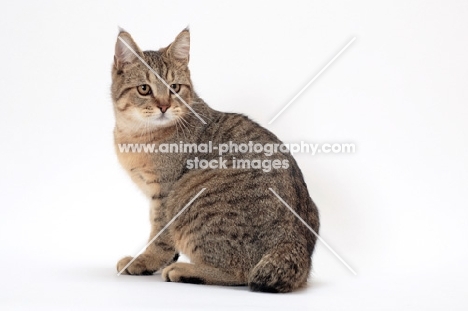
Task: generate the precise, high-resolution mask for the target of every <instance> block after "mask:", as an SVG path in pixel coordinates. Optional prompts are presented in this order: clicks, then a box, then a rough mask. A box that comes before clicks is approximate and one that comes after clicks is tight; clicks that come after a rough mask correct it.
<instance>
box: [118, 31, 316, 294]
mask: <svg viewBox="0 0 468 311" xmlns="http://www.w3.org/2000/svg"><path fill="white" fill-rule="evenodd" d="M119 37H120V38H121V39H118V40H117V43H116V48H115V58H114V64H113V67H112V99H113V103H114V112H115V118H116V125H115V129H114V138H115V145H116V151H117V156H118V159H119V161H120V163H121V165H122V166H123V168H124V169H125V170H126V171H127V173H128V174H129V175H130V177H131V178H132V180H133V181H134V182H135V183H136V184H137V185H138V187H139V188H140V189H141V190H142V191H143V193H144V194H145V195H146V196H147V197H148V200H149V201H150V221H151V233H150V239H152V238H153V237H154V236H155V234H157V233H158V232H159V231H160V230H161V229H162V228H163V227H164V226H165V225H166V224H167V223H168V222H169V221H170V220H171V219H172V218H173V217H174V216H175V215H176V214H177V213H178V212H179V211H180V210H181V209H182V208H183V207H184V206H185V205H186V204H187V203H188V202H189V201H190V200H191V199H192V198H193V197H194V196H195V195H196V194H197V193H198V192H199V191H200V190H201V189H202V188H206V191H204V192H203V193H202V194H201V195H200V196H199V197H198V198H197V199H196V200H195V201H194V202H193V203H192V204H191V205H190V207H189V208H188V209H187V210H186V211H185V212H184V213H183V214H181V215H180V217H178V218H177V219H176V220H175V221H174V222H173V223H172V224H171V226H170V227H169V228H168V229H167V230H166V231H164V233H163V234H161V235H160V236H159V237H158V238H157V239H156V240H155V241H154V243H152V244H151V245H150V246H149V247H148V248H147V249H146V250H145V252H144V253H143V254H142V255H140V256H139V257H137V258H136V260H135V261H134V262H133V263H132V264H131V265H130V266H129V267H128V268H127V269H126V270H125V271H123V272H124V273H126V274H132V275H147V274H152V273H154V272H155V271H158V270H160V269H163V270H162V277H163V278H164V280H166V281H170V282H184V283H195V284H217V285H248V286H249V287H250V289H251V290H253V291H263V292H290V291H292V290H294V289H297V288H299V287H301V286H303V285H304V284H305V283H306V281H307V278H308V275H309V272H310V269H311V255H312V252H313V250H314V246H315V242H316V237H315V236H314V235H313V234H312V233H311V232H310V231H309V230H308V229H307V228H306V227H305V226H304V225H303V224H302V223H301V222H300V221H299V220H298V219H297V218H296V217H295V216H294V215H293V214H292V213H291V212H290V211H288V209H287V208H286V207H285V206H284V205H283V204H282V203H281V202H280V201H279V200H278V199H277V198H276V197H275V196H274V195H273V194H272V193H271V191H269V189H268V188H272V189H274V190H275V192H277V193H278V194H279V195H280V196H281V197H282V198H283V199H284V200H285V201H286V202H287V203H288V204H289V205H290V206H291V207H292V208H293V209H295V211H296V212H297V213H298V214H299V215H300V216H301V218H303V219H304V220H305V221H306V222H307V223H308V224H309V225H310V226H311V227H312V228H313V229H314V230H315V231H316V232H318V230H319V217H318V211H317V208H316V206H315V204H314V203H313V201H312V200H311V198H310V196H309V194H308V190H307V186H306V184H305V182H304V179H303V176H302V173H301V171H300V169H299V168H298V166H297V164H296V162H295V160H294V158H293V157H292V156H291V155H290V154H289V153H287V152H286V153H283V152H278V153H275V154H273V155H271V156H269V157H268V156H266V155H264V154H261V153H260V154H259V153H252V154H241V153H234V152H233V153H230V154H227V155H224V156H223V159H227V160H228V161H227V167H231V166H232V161H231V159H232V157H236V158H238V159H260V160H274V159H278V160H280V161H284V160H286V161H288V163H289V166H288V168H287V169H273V170H271V171H270V172H267V173H266V172H264V171H262V170H261V169H237V168H236V169H233V168H228V169H188V168H187V165H186V164H187V160H188V159H194V158H195V157H198V158H199V159H207V160H211V159H217V158H218V157H219V155H218V154H217V153H216V152H215V153H211V154H210V153H198V154H196V153H191V154H187V153H185V154H184V153H143V152H142V153H124V152H120V150H119V148H118V144H125V143H150V144H151V143H154V144H162V143H179V142H180V141H183V142H184V143H206V142H208V141H212V142H213V145H214V146H216V145H217V144H221V143H227V142H229V141H233V142H236V143H248V142H249V141H252V142H255V143H261V144H266V143H281V141H280V140H279V139H278V138H277V137H276V136H275V135H274V134H272V133H271V132H269V131H268V130H266V129H265V128H263V127H261V126H260V125H258V124H257V123H255V122H253V121H252V120H250V119H249V118H248V117H246V116H244V115H241V114H236V113H223V112H219V111H216V110H214V109H212V108H210V107H209V106H208V105H207V104H206V103H205V102H204V101H203V100H202V99H201V98H200V97H198V95H197V94H196V93H195V91H194V89H193V85H192V82H191V79H190V71H189V69H188V61H189V47H190V35H189V31H188V29H186V30H184V31H182V32H181V33H180V34H179V35H178V36H177V38H176V39H175V40H174V42H172V43H171V44H170V45H169V46H168V47H166V48H162V49H160V50H158V51H145V52H143V51H141V50H140V49H139V47H138V46H137V45H136V43H135V42H134V41H133V39H132V37H131V36H130V34H128V33H127V32H125V31H121V32H120V34H119ZM122 40H123V41H125V43H124V42H122ZM129 47H130V48H131V49H132V50H133V51H135V53H136V54H137V55H138V56H140V57H141V58H142V59H144V60H145V61H146V62H147V63H148V64H149V65H150V66H151V67H152V68H153V69H154V70H155V71H156V72H157V73H158V74H159V75H160V76H161V77H162V78H163V79H164V80H165V81H167V84H168V85H170V86H171V87H172V88H173V90H174V92H172V91H171V90H169V88H168V87H167V86H166V85H164V83H162V82H161V81H160V80H159V79H158V78H157V77H156V76H155V75H154V74H153V73H151V72H150V70H148V68H147V67H145V66H144V65H143V64H142V62H141V61H140V60H139V59H138V57H136V56H135V55H134V54H133V52H131V51H130V49H129ZM145 85H146V86H145ZM145 92H149V93H148V94H146V93H145ZM175 92H177V94H178V95H179V96H180V97H181V98H182V99H183V100H184V101H185V102H186V103H187V104H188V105H190V107H192V108H193V110H194V111H195V112H196V113H197V114H198V115H199V116H200V117H201V118H203V120H205V122H206V124H203V123H202V122H201V121H200V120H199V118H198V117H197V116H196V115H195V114H194V113H193V112H192V111H191V110H189V109H188V108H187V107H186V106H185V104H184V103H183V102H182V101H181V100H180V99H179V98H177V96H176V95H175ZM142 93H143V94H142ZM179 252H181V253H183V254H185V255H187V256H188V257H189V258H190V261H191V263H190V264H188V263H180V262H176V260H177V254H178V253H179ZM130 260H132V257H125V258H123V259H121V260H120V261H119V262H118V264H117V269H118V270H119V271H120V270H121V269H123V267H124V266H125V265H126V264H127V263H129V262H130Z"/></svg>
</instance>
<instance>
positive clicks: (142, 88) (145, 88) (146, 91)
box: [137, 84, 151, 96]
mask: <svg viewBox="0 0 468 311" xmlns="http://www.w3.org/2000/svg"><path fill="white" fill-rule="evenodd" d="M137 90H138V93H140V95H143V96H148V95H150V94H151V88H150V86H149V85H148V84H142V85H139V86H138V87H137Z"/></svg>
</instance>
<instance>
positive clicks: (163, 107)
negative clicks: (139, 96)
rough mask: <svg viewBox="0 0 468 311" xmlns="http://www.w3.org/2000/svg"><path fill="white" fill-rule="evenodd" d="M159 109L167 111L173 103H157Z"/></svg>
mask: <svg viewBox="0 0 468 311" xmlns="http://www.w3.org/2000/svg"><path fill="white" fill-rule="evenodd" d="M157 106H158V108H159V110H161V112H162V113H165V112H166V111H167V109H169V107H171V105H162V104H159V105H157Z"/></svg>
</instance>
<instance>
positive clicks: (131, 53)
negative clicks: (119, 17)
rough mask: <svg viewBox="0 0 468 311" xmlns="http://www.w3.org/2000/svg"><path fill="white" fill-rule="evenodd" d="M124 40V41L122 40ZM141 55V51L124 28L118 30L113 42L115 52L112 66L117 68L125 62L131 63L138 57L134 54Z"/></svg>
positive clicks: (120, 67)
mask: <svg viewBox="0 0 468 311" xmlns="http://www.w3.org/2000/svg"><path fill="white" fill-rule="evenodd" d="M123 41H124V42H123ZM135 54H137V55H138V56H140V57H142V56H143V52H142V51H141V50H140V48H139V47H138V45H136V43H135V41H133V39H132V36H130V34H129V33H128V32H126V31H125V30H122V29H121V30H120V32H119V35H118V37H117V42H116V43H115V54H114V66H115V68H116V69H118V70H122V68H123V67H124V66H125V65H126V64H130V63H133V62H134V61H136V60H137V59H138V57H137V56H136V55H135Z"/></svg>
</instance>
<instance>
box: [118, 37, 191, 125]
mask: <svg viewBox="0 0 468 311" xmlns="http://www.w3.org/2000/svg"><path fill="white" fill-rule="evenodd" d="M189 52H190V33H189V30H188V29H185V30H183V31H182V32H181V33H180V34H179V35H178V36H177V37H176V38H175V40H174V42H172V43H171V44H170V45H169V46H168V47H165V48H161V49H160V50H159V51H144V52H143V51H141V50H140V48H139V47H138V46H137V44H136V43H135V41H133V39H132V37H131V36H130V34H129V33H128V32H126V31H123V30H121V31H120V33H119V35H118V37H117V42H116V44H115V56H114V64H113V67H112V99H113V102H114V110H115V115H116V121H117V124H118V126H119V127H120V128H122V129H123V130H126V131H130V132H131V131H141V129H144V130H146V131H147V130H154V129H157V128H160V127H166V126H171V125H174V124H175V123H176V122H177V120H178V118H183V116H184V115H185V114H186V113H188V112H189V109H188V108H187V107H186V104H187V105H191V102H192V100H193V97H194V93H193V89H192V82H191V80H190V71H189V69H188V61H189ZM142 60H144V62H146V64H147V65H149V67H151V68H152V70H154V71H155V72H156V73H157V75H156V74H155V73H154V72H152V70H151V69H149V68H148V67H147V65H145V64H144V63H143V61H142ZM158 75H159V77H158ZM184 101H185V103H184Z"/></svg>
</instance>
